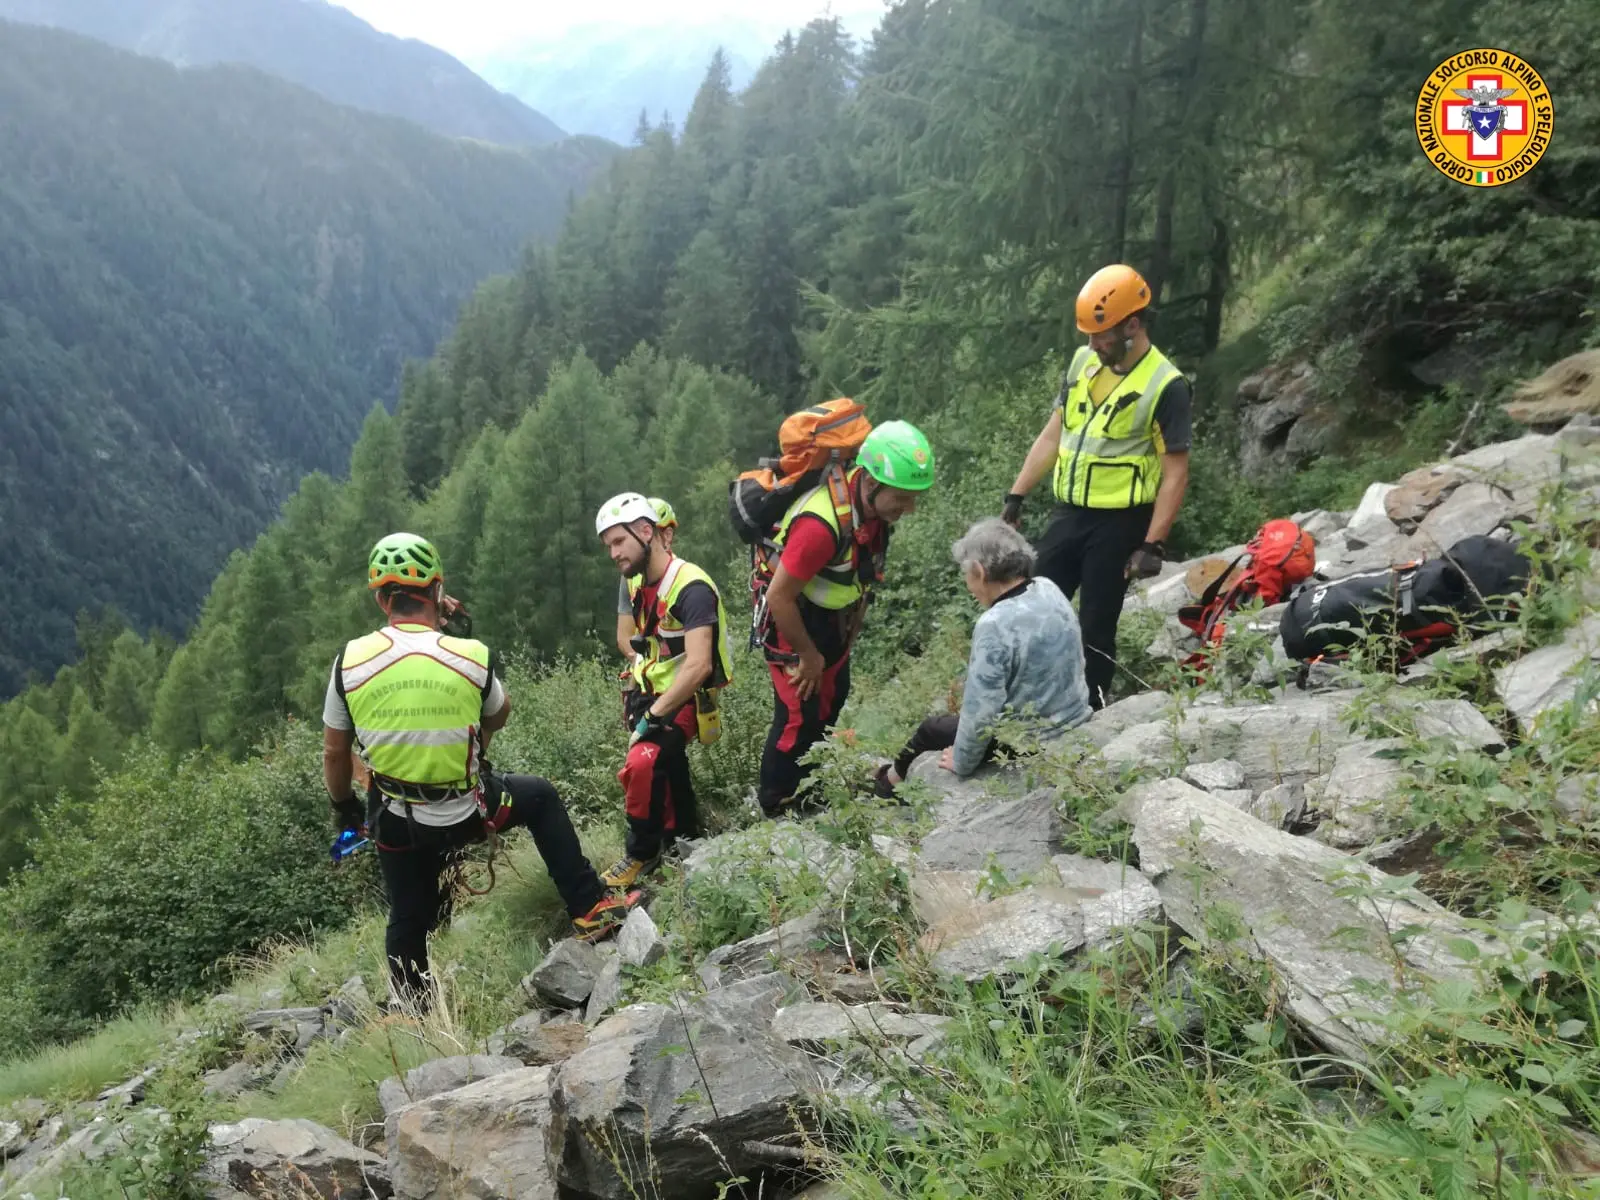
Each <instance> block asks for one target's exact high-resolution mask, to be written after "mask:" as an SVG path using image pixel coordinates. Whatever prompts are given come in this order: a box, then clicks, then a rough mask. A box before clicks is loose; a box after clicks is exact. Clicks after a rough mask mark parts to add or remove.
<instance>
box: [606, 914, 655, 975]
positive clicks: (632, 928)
mask: <svg viewBox="0 0 1600 1200" xmlns="http://www.w3.org/2000/svg"><path fill="white" fill-rule="evenodd" d="M666 954H667V941H666V939H665V938H663V937H662V936H661V931H660V930H659V929H657V928H656V923H655V921H653V920H652V919H651V917H650V914H649V913H648V912H646V911H645V910H644V909H643V908H642V907H640V908H635V909H634V910H633V911H632V912H630V913H629V914H628V919H627V920H626V921H624V922H623V923H622V929H621V930H620V931H619V932H618V933H617V956H618V957H619V958H620V959H621V960H622V962H623V964H624V965H625V966H629V967H648V966H651V965H652V964H654V963H657V962H660V961H661V960H662V959H663V958H665V957H666Z"/></svg>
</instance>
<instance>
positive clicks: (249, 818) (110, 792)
mask: <svg viewBox="0 0 1600 1200" xmlns="http://www.w3.org/2000/svg"><path fill="white" fill-rule="evenodd" d="M319 745H320V740H319V739H318V738H317V736H316V734H315V732H314V731H313V730H311V729H309V728H307V727H305V726H302V725H290V726H288V727H286V728H285V729H284V730H283V731H282V733H281V734H280V736H279V738H278V740H277V741H276V742H275V743H274V744H272V745H270V746H268V747H266V748H265V749H264V751H263V753H262V754H261V756H260V757H259V758H256V759H253V760H251V761H249V762H246V763H243V764H239V765H234V766H227V765H219V764H218V763H216V762H215V761H213V760H210V759H207V758H205V757H202V756H191V757H189V758H186V759H184V760H183V761H182V762H180V763H179V764H177V765H176V766H172V765H170V764H169V763H168V762H167V761H166V759H165V758H164V757H163V756H162V755H161V754H159V753H158V752H156V751H154V750H151V749H148V748H146V749H142V750H139V751H137V752H136V753H135V754H134V755H133V756H132V757H131V759H130V762H129V764H128V766H127V768H126V769H125V770H124V771H122V772H121V773H120V774H118V775H115V776H111V777H109V778H107V779H105V781H104V783H103V785H102V788H101V791H100V795H99V797H98V798H97V800H96V801H95V802H94V803H93V804H85V803H80V802H68V801H64V802H62V803H61V804H59V805H58V806H57V807H56V808H54V809H53V810H52V811H51V812H49V813H48V814H46V815H45V817H44V818H43V821H42V823H41V832H40V835H39V838H38V839H37V841H36V843H35V845H34V862H33V864H32V865H31V866H29V867H28V868H26V869H25V870H23V871H21V872H19V873H18V874H17V875H15V876H14V877H13V878H12V880H11V882H10V883H9V884H8V885H7V887H6V889H5V891H4V893H3V894H0V914H3V919H4V925H5V932H4V934H3V935H0V994H3V995H4V996H5V999H6V1001H7V1005H6V1007H7V1012H8V1015H9V1017H10V1021H9V1034H10V1038H9V1040H10V1041H11V1043H12V1045H13V1046H22V1045H27V1044H29V1043H35V1042H38V1041H42V1040H47V1039H53V1038H60V1037H64V1036H67V1035H70V1034H75V1033H78V1032H81V1031H83V1030H84V1029H85V1028H87V1026H88V1023H89V1021H90V1020H91V1019H92V1018H95V1017H100V1016H104V1015H106V1014H108V1013H112V1012H116V1011H118V1010H120V1009H124V1008H127V1007H128V1006H130V1005H133V1004H135V1003H137V1002H138V1001H140V1000H142V999H146V998H150V997H169V996H173V995H180V994H183V993H186V992H193V991H195V990H196V989H198V988H200V987H201V986H202V985H204V984H205V983H207V982H208V981H213V982H214V981H215V980H216V978H217V974H218V972H219V970H220V969H221V968H222V967H223V966H224V965H225V964H227V963H229V962H230V961H232V960H233V959H234V958H235V957H236V956H238V955H242V954H246V953H249V952H250V950H251V949H252V948H253V947H255V946H257V945H259V944H260V943H261V942H262V941H263V940H264V939H266V938H269V937H274V936H281V935H284V934H288V933H293V932H296V931H309V930H310V929H312V928H314V927H317V926H322V925H328V924H334V923H339V922H343V921H344V920H345V919H346V918H347V917H348V915H349V912H350V910H351V908H352V906H353V905H354V904H355V903H356V902H357V901H358V900H359V898H360V897H361V896H362V895H363V894H365V893H367V892H368V891H369V890H370V888H371V880H372V870H373V868H372V860H371V858H370V857H368V856H363V858H362V859H358V860H357V861H356V862H355V863H353V864H351V866H350V868H349V869H345V870H340V871H338V872H333V871H332V870H331V869H330V867H329V865H328V859H327V846H328V839H329V828H330V823H329V818H328V806H327V799H326V797H325V796H324V794H323V790H322V781H321V776H320V771H319V766H320V761H321V756H320V753H319Z"/></svg>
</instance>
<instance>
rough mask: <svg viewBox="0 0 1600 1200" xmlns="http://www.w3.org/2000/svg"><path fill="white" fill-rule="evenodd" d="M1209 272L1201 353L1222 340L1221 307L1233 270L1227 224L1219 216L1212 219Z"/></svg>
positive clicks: (1208, 351)
mask: <svg viewBox="0 0 1600 1200" xmlns="http://www.w3.org/2000/svg"><path fill="white" fill-rule="evenodd" d="M1210 267H1211V275H1210V280H1209V282H1208V285H1207V287H1206V308H1205V320H1204V324H1203V325H1202V326H1201V330H1200V337H1201V342H1202V346H1203V349H1204V352H1205V353H1207V354H1210V353H1211V352H1212V351H1213V350H1215V349H1216V348H1217V346H1218V345H1219V344H1220V343H1221V341H1222V306H1223V303H1224V302H1225V301H1226V300H1227V298H1228V283H1229V277H1230V275H1231V273H1232V271H1231V267H1232V263H1231V261H1230V242H1229V237H1228V223H1227V221H1225V220H1223V219H1222V218H1221V217H1220V216H1219V217H1212V218H1211V262H1210Z"/></svg>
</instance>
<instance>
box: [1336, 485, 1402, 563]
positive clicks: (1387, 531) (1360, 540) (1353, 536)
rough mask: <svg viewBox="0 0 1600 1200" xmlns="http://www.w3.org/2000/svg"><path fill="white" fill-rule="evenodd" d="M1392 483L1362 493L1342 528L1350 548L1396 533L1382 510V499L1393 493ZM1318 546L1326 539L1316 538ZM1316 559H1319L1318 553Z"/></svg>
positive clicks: (1368, 543)
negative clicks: (1358, 502)
mask: <svg viewBox="0 0 1600 1200" xmlns="http://www.w3.org/2000/svg"><path fill="white" fill-rule="evenodd" d="M1394 488H1395V485H1394V484H1392V483H1374V484H1370V485H1368V487H1367V490H1366V491H1365V492H1364V493H1362V496H1361V503H1360V504H1358V505H1356V510H1355V512H1353V513H1351V514H1350V521H1349V523H1348V524H1347V525H1346V526H1345V528H1344V535H1345V538H1344V540H1345V543H1346V544H1347V545H1349V546H1351V547H1355V548H1359V547H1360V546H1365V545H1371V544H1372V543H1373V542H1377V541H1381V540H1382V539H1384V538H1387V537H1392V536H1393V535H1394V534H1395V533H1396V532H1397V531H1396V529H1395V525H1394V522H1393V521H1391V520H1390V519H1389V514H1388V512H1387V511H1385V509H1384V505H1383V502H1384V499H1385V498H1386V497H1387V496H1388V495H1389V493H1390V492H1392V491H1394ZM1317 540H1318V544H1319V546H1320V545H1321V544H1322V543H1324V542H1326V541H1327V540H1328V539H1326V538H1318V539H1317ZM1318 557H1321V554H1320V553H1319V555H1318Z"/></svg>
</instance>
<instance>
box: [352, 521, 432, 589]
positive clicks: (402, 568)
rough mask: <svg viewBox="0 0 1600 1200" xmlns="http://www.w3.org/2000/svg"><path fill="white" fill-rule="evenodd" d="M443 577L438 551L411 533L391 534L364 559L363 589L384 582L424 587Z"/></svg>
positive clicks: (379, 585) (425, 539)
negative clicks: (364, 582) (364, 578)
mask: <svg viewBox="0 0 1600 1200" xmlns="http://www.w3.org/2000/svg"><path fill="white" fill-rule="evenodd" d="M443 578H444V564H443V563H442V562H441V561H440V560H439V552H438V551H437V550H435V549H434V548H433V543H432V542H430V541H429V540H428V539H427V538H424V537H418V536H417V535H416V534H414V533H391V534H390V535H389V536H388V537H386V538H384V539H383V540H382V541H380V542H379V543H378V544H377V545H376V546H374V547H373V548H372V553H371V555H369V556H368V558H367V587H369V588H381V587H383V586H384V584H387V583H397V584H399V585H400V586H401V587H412V588H424V587H427V586H428V585H429V584H431V583H435V582H437V581H438V580H441V579H443Z"/></svg>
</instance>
